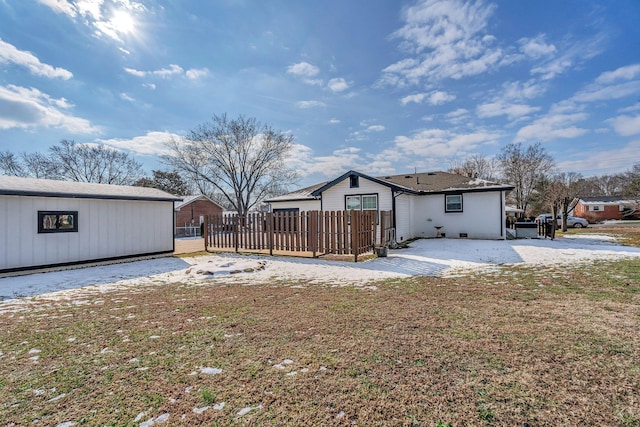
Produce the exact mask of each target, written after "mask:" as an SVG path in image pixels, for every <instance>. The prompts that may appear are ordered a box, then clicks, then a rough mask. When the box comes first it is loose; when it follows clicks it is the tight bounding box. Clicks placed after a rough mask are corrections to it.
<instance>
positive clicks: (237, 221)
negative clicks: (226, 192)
mask: <svg viewBox="0 0 640 427" xmlns="http://www.w3.org/2000/svg"><path fill="white" fill-rule="evenodd" d="M239 227H240V214H238V215H236V217H235V221H233V240H234V246H235V248H236V252H238V244H239V241H238V240H239V237H240V236H239V230H238V228H239Z"/></svg>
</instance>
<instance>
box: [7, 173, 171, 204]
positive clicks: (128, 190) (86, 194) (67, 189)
mask: <svg viewBox="0 0 640 427" xmlns="http://www.w3.org/2000/svg"><path fill="white" fill-rule="evenodd" d="M0 194H2V195H12V196H36V197H65V198H83V199H118V200H152V201H171V202H173V201H177V200H182V198H180V197H176V196H174V195H172V194H169V193H166V192H164V191H162V190H158V189H156V188H148V187H132V186H127V185H109V184H94V183H88V182H71V181H56V180H51V179H35V178H20V177H16V176H0Z"/></svg>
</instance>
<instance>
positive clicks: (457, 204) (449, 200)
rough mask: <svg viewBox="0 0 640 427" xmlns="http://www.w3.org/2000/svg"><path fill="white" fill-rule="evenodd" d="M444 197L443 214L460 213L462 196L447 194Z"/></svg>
mask: <svg viewBox="0 0 640 427" xmlns="http://www.w3.org/2000/svg"><path fill="white" fill-rule="evenodd" d="M444 197H445V207H444V211H445V212H462V194H447V195H445V196H444Z"/></svg>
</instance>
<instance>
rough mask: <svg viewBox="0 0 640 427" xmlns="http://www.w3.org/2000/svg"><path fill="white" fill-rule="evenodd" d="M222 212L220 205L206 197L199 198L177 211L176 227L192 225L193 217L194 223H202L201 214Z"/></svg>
mask: <svg viewBox="0 0 640 427" xmlns="http://www.w3.org/2000/svg"><path fill="white" fill-rule="evenodd" d="M220 214H222V208H221V207H220V206H218V205H216V204H215V203H211V202H210V201H209V200H206V199H197V200H194V201H193V202H191V203H189V204H188V205H185V206H182V207H181V208H180V210H178V211H176V227H186V226H189V225H191V218H193V223H194V225H200V216H206V215H220ZM192 215H193V217H192Z"/></svg>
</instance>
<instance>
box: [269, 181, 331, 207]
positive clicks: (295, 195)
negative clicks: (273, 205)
mask: <svg viewBox="0 0 640 427" xmlns="http://www.w3.org/2000/svg"><path fill="white" fill-rule="evenodd" d="M326 184H327V183H326V182H322V183H320V184H315V185H311V186H309V187H305V188H301V189H299V190H295V191H292V192H291V193H287V194H283V195H281V196H277V197H272V198H270V199H268V200H265V202H267V203H268V202H279V201H292V200H315V199H316V198H317V197H314V196H313V192H314V191H316V190H317V189H319V188H322V187H324V186H325V185H326Z"/></svg>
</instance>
